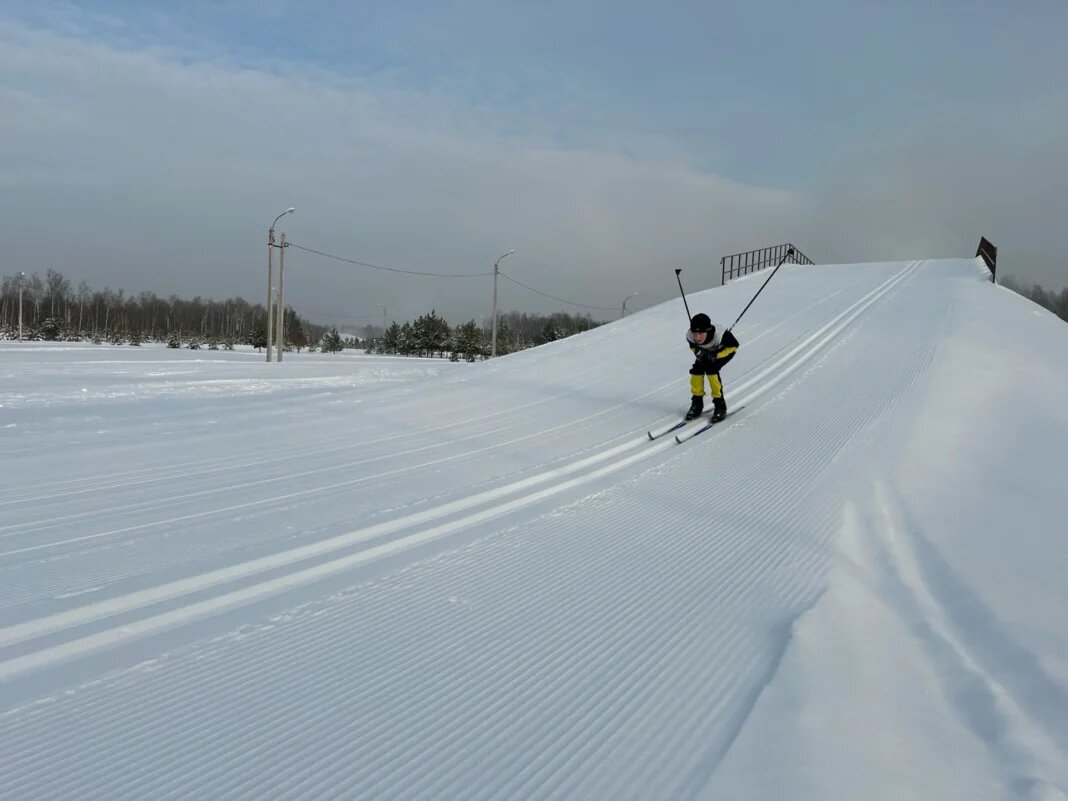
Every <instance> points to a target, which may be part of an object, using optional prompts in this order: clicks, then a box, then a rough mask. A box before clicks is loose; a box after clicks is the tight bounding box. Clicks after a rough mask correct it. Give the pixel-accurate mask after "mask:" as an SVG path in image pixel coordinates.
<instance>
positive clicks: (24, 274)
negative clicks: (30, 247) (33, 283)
mask: <svg viewBox="0 0 1068 801" xmlns="http://www.w3.org/2000/svg"><path fill="white" fill-rule="evenodd" d="M25 279H26V273H19V342H22V282H23V281H24V280H25Z"/></svg>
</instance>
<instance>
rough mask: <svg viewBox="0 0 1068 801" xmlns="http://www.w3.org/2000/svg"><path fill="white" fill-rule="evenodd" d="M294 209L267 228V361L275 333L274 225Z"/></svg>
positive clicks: (279, 355) (293, 209)
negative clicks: (272, 336)
mask: <svg viewBox="0 0 1068 801" xmlns="http://www.w3.org/2000/svg"><path fill="white" fill-rule="evenodd" d="M294 211H296V209H295V208H293V207H292V206H290V207H289V208H288V209H286V210H285V211H283V212H282V213H281V214H279V215H278V216H277V217H275V218H274V222H272V223H271V227H270V228H268V229H267V361H270V360H271V342H272V338H271V335H272V333H273V331H272V325H271V321H272V320H273V319H274V298H273V297H272V295H274V266H273V264H272V262H271V259H272V257H273V255H274V249H275V247H276V245H275V244H274V226H275V223H277V222H278V221H279V220H280V219H282V218H283V217H285V216H286V215H287V214H292V213H293V212H294ZM278 360H279V361H281V360H282V351H281V349H279V351H278Z"/></svg>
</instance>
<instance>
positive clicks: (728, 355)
mask: <svg viewBox="0 0 1068 801" xmlns="http://www.w3.org/2000/svg"><path fill="white" fill-rule="evenodd" d="M686 343H687V344H688V345H689V346H690V350H692V351H693V353H694V356H696V357H697V359H696V361H694V363H693V367H691V368H690V394H691V395H692V396H693V399H692V401H691V403H690V410H689V411H688V412H686V419H687V420H693V419H694V418H695V417H697V416H698V415H700V414H701V412H703V411H704V408H705V376H707V377H708V388H709V390H710V393H711V395H712V405H713V409H712V422H717V421H719V420H722V419H723V418H724V417H726V416H727V402H726V401H725V400H724V399H723V383H722V382H721V381H720V380H719V371H720V369H721V368H722V367H723V365H725V364H726V363H727V362H729V361H730V360H731V359H733V358H734V353H735V351H737V350H738V340H737V339H735V337H734V334H732V333H731V331H730V329H727V330H726V331H724V332H723V334H722V336H721V335H719V334H718V333H717V332H716V326H714V325H712V321H711V320H710V319H709V318H708V315H707V314H695V315H694V316H693V318H692V319H691V320H690V330H689V331H687V332H686Z"/></svg>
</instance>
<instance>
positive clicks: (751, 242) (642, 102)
mask: <svg viewBox="0 0 1068 801" xmlns="http://www.w3.org/2000/svg"><path fill="white" fill-rule="evenodd" d="M1065 29H1068V6H1066V5H1065V4H1064V3H1063V2H1038V1H1036V2H1021V3H1016V4H1006V3H964V2H942V3H938V4H931V3H929V2H901V3H896V4H894V5H893V7H889V6H887V5H886V4H882V3H874V2H844V1H843V2H837V1H832V2H823V3H818V4H806V5H804V7H801V4H795V3H791V2H786V0H778V1H771V0H769V1H767V2H752V3H745V4H741V3H739V4H726V3H723V4H713V3H696V2H666V3H661V4H657V5H656V6H655V7H654V6H653V5H650V4H647V3H633V2H612V3H609V2H600V0H598V1H597V2H585V3H573V2H568V3H563V2H554V1H552V0H550V1H549V2H538V3H526V4H515V3H500V2H487V1H485V0H456V1H455V2H435V3H430V2H389V3H386V2H377V1H376V2H361V3H341V2H325V1H323V0H310V1H309V2H304V3H291V2H285V0H265V1H261V2H250V1H248V0H230V2H199V1H198V0H192V1H191V2H185V3H182V4H180V5H179V4H156V3H142V2H138V3H134V2H130V3H127V2H98V3H86V4H75V3H50V2H24V1H23V0H9V1H8V2H5V3H4V5H3V6H2V7H0V103H2V104H3V108H4V115H3V121H2V122H0V187H2V191H0V232H2V234H3V237H4V243H5V247H4V252H3V256H2V257H0V273H2V274H4V275H10V274H12V273H14V272H17V271H19V270H25V271H27V272H31V271H37V272H40V273H41V274H43V273H44V271H45V270H46V269H48V268H54V269H57V270H59V271H60V272H62V273H64V274H65V275H66V276H67V277H68V278H70V279H71V280H72V282H73V283H74V284H77V283H79V282H80V281H82V280H85V281H87V282H88V283H89V284H90V285H91V286H93V287H94V288H102V287H104V286H110V287H111V288H113V289H119V288H122V289H125V290H126V291H127V292H135V293H136V292H140V291H153V292H156V293H158V294H161V295H170V294H178V295H181V296H185V297H193V296H197V295H199V296H202V297H216V298H223V297H228V296H233V295H241V296H244V297H246V298H247V299H249V300H253V301H256V300H261V299H262V298H261V296H265V295H266V275H265V274H266V264H265V262H266V247H265V244H266V229H267V228H268V226H269V225H270V223H271V221H272V220H273V219H274V217H275V216H276V215H277V214H278V213H280V212H282V211H284V210H285V209H286V208H287V207H289V206H294V207H296V209H297V211H296V212H295V213H294V214H293V215H292V216H291V217H287V218H284V220H283V221H282V222H281V223H280V225H279V232H280V231H282V230H284V231H285V232H286V234H287V238H288V240H289V241H290V242H292V243H294V244H297V245H301V246H304V247H309V248H312V249H315V250H320V251H323V252H328V253H332V254H336V255H338V256H342V257H344V258H347V259H351V260H354V261H360V262H365V263H369V264H375V265H378V266H384V267H391V268H396V269H403V270H412V271H416V272H428V273H435V274H444V273H449V274H465V275H466V274H475V275H476V276H477V277H472V278H433V277H425V276H413V275H403V274H399V273H395V272H387V271H381V270H373V269H369V268H366V267H360V266H357V265H353V264H349V263H346V262H339V261H334V260H328V259H324V258H322V257H319V256H316V255H314V254H311V253H309V252H307V251H301V250H297V249H295V248H290V249H289V250H288V251H287V254H286V301H287V303H288V304H290V305H292V306H294V307H295V308H296V309H297V311H298V312H299V313H301V314H302V315H304V316H305V317H308V318H309V319H311V320H312V321H314V322H322V323H331V322H334V323H357V322H373V321H374V320H375V319H377V318H379V317H380V316H381V313H382V306H385V308H386V309H387V311H388V314H389V316H390V317H391V318H396V319H398V320H404V319H410V318H413V317H415V316H418V315H419V314H422V313H425V312H427V311H429V309H430V308H435V309H436V310H437V311H438V313H439V314H442V315H443V316H445V317H446V318H447V319H449V320H450V322H462V321H463V320H466V319H472V318H474V319H476V320H478V319H483V318H485V317H488V315H489V314H490V308H491V303H492V279H491V278H490V277H489V276H488V275H486V274H487V273H490V272H491V271H492V269H493V263H494V260H495V259H496V258H497V256H499V255H500V254H502V253H504V252H505V251H507V250H511V249H514V250H515V251H516V252H515V253H514V254H513V255H511V256H509V257H507V259H506V260H504V261H502V262H501V268H502V270H503V271H504V273H505V275H507V276H509V277H510V278H513V279H514V281H518V282H521V284H523V285H525V286H521V285H520V284H519V283H515V282H514V281H508V280H503V281H502V282H501V285H500V287H499V292H500V306H501V308H503V309H516V310H520V311H528V312H541V313H547V312H552V311H568V312H571V313H587V312H588V313H590V314H591V315H593V316H594V317H595V318H598V319H609V318H612V317H613V316H618V312H619V309H620V306H621V303H622V300H623V298H624V297H626V296H628V295H630V294H631V293H634V292H637V293H638V296H637V297H634V298H632V299H631V300H630V301H629V302H628V306H627V307H628V309H638V308H642V307H643V306H646V305H651V304H653V303H657V302H660V301H662V300H665V299H667V298H670V297H673V296H674V295H675V293H676V292H677V285H676V283H675V280H674V277H675V276H674V272H673V269H674V268H682V269H683V274H682V276H683V280H684V283H685V285H686V286H687V288H688V289H693V290H697V289H703V288H707V287H709V286H713V285H716V284H718V282H719V260H720V257H722V256H724V255H726V254H729V253H734V252H737V251H741V250H748V249H751V248H756V247H762V246H765V245H772V244H777V243H779V242H786V241H790V242H793V243H795V244H796V245H797V246H798V247H799V249H800V250H801V251H802V252H804V253H805V254H807V255H808V256H809V257H810V258H812V259H813V260H814V261H816V262H822V263H835V262H859V261H877V260H891V259H907V258H917V257H932V258H934V257H949V256H970V255H972V254H974V252H975V247H976V244H977V242H978V239H979V236H980V235H985V236H987V237H988V238H990V239H991V240H992V241H993V242H994V243H995V244H996V245H998V247H999V249H1000V269H1001V270H1002V272H1005V273H1012V274H1014V275H1016V276H1017V277H1019V278H1021V279H1023V280H1025V281H1028V282H1030V281H1035V282H1038V283H1041V284H1043V285H1045V286H1047V287H1053V288H1059V287H1063V286H1068V257H1066V256H1065V255H1064V247H1063V245H1062V238H1061V236H1060V233H1061V227H1062V226H1063V221H1064V220H1065V219H1066V218H1068V152H1066V150H1068V147H1066V145H1065V143H1066V142H1068V88H1066V86H1065V82H1064V81H1063V76H1064V75H1065V74H1068V55H1066V54H1065V53H1064V51H1063V48H1062V47H1061V41H1060V39H1061V36H1062V33H1063V31H1064V30H1065ZM539 293H542V294H539ZM547 296H551V297H547ZM379 304H381V305H379ZM729 311H731V310H724V311H723V313H724V314H725V313H727V312H729Z"/></svg>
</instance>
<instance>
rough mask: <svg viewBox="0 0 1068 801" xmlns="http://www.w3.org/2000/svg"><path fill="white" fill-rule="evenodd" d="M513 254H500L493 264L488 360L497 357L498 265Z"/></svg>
mask: <svg viewBox="0 0 1068 801" xmlns="http://www.w3.org/2000/svg"><path fill="white" fill-rule="evenodd" d="M513 253H515V251H514V250H509V251H508V252H507V253H502V254H501V255H500V256H498V257H497V261H495V262H493V334H492V336H491V338H490V358H491V359H492V358H494V357H495V356H496V355H497V276H498V275H499V274H500V272H501V271H500V269H499V267H498V265H499V264H500V263H501V259H503V258H504V257H505V256H511V255H512V254H513Z"/></svg>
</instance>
